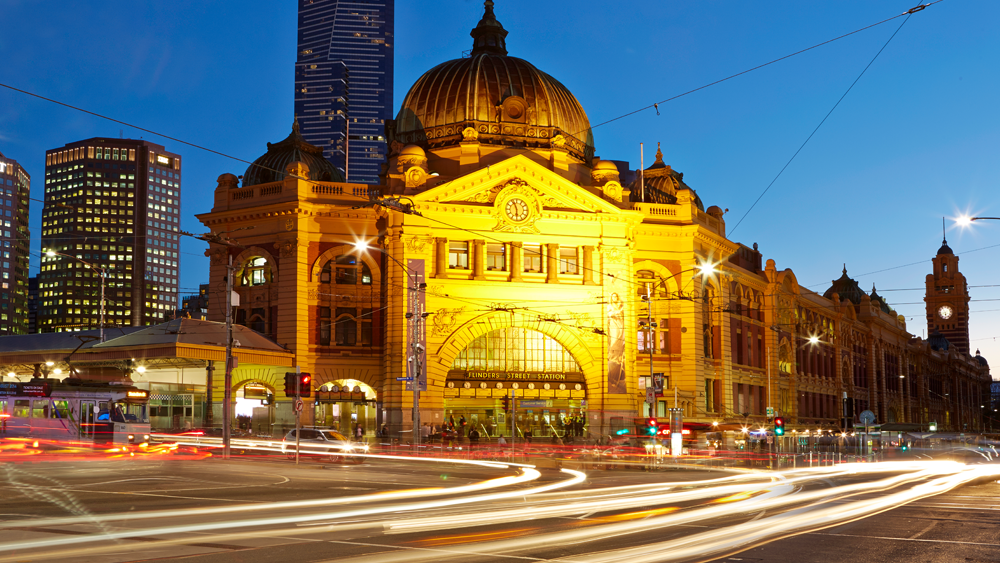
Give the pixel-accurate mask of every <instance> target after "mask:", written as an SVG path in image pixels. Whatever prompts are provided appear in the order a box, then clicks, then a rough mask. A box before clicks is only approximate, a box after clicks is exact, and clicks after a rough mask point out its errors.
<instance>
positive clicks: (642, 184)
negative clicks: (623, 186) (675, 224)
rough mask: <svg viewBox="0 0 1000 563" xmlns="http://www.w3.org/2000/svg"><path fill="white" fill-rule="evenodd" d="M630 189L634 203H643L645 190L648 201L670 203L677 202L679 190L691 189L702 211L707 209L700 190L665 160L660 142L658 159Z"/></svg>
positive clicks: (657, 145)
mask: <svg viewBox="0 0 1000 563" xmlns="http://www.w3.org/2000/svg"><path fill="white" fill-rule="evenodd" d="M629 189H630V190H632V194H631V200H632V202H633V203H643V192H645V202H646V203H669V204H673V203H677V191H678V190H691V195H692V196H694V198H693V199H694V204H695V205H696V206H697V207H698V209H700V210H701V211H704V210H705V204H704V203H702V202H701V198H700V197H698V192H696V191H694V190H693V189H691V186H689V185H687V184H685V183H684V173H683V172H677V171H675V170H674V169H673V168H671V167H670V165H668V164H667V163H665V162H664V161H663V151H662V150H661V149H660V144H659V143H657V144H656V160H655V161H654V162H653V164H652V165H651V166H650V167H649V168H647V169H645V170H643V173H642V175H641V176H636V179H635V181H633V182H632V183H631V184H630V185H629Z"/></svg>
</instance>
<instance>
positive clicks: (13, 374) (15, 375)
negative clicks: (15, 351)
mask: <svg viewBox="0 0 1000 563" xmlns="http://www.w3.org/2000/svg"><path fill="white" fill-rule="evenodd" d="M7 377H17V374H16V373H14V372H12V371H9V372H7Z"/></svg>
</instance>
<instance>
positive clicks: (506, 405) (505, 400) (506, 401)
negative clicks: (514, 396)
mask: <svg viewBox="0 0 1000 563" xmlns="http://www.w3.org/2000/svg"><path fill="white" fill-rule="evenodd" d="M500 406H501V407H503V412H507V411H509V410H510V397H507V396H504V397H501V399H500Z"/></svg>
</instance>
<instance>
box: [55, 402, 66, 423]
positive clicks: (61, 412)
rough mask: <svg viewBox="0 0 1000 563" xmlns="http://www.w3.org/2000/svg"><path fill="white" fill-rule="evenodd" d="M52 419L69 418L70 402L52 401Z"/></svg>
mask: <svg viewBox="0 0 1000 563" xmlns="http://www.w3.org/2000/svg"><path fill="white" fill-rule="evenodd" d="M52 404H53V406H54V407H55V408H53V409H52V418H62V419H67V418H69V401H52Z"/></svg>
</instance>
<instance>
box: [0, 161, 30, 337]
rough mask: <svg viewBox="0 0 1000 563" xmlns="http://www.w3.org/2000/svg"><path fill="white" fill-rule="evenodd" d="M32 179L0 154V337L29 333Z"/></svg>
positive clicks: (13, 162)
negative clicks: (29, 230) (30, 197)
mask: <svg viewBox="0 0 1000 563" xmlns="http://www.w3.org/2000/svg"><path fill="white" fill-rule="evenodd" d="M30 192H31V176H29V175H28V173H27V172H25V171H24V168H23V167H21V165H20V164H18V163H17V161H16V160H11V159H9V158H7V157H5V156H4V155H3V153H0V335H3V334H27V332H28V242H29V233H28V201H29V199H28V198H29V194H30Z"/></svg>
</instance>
